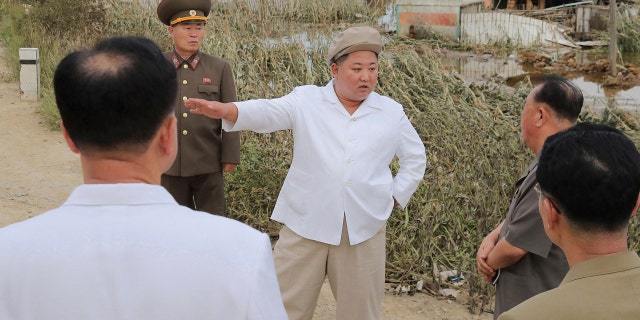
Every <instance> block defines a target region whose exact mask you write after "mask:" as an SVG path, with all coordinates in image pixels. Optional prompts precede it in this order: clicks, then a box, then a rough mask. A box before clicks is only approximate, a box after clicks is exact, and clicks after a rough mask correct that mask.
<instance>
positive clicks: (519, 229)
mask: <svg viewBox="0 0 640 320" xmlns="http://www.w3.org/2000/svg"><path fill="white" fill-rule="evenodd" d="M535 183H536V180H535V172H532V173H531V174H530V175H529V177H527V179H525V181H524V182H523V183H522V185H521V186H520V190H519V192H521V193H522V194H521V196H520V198H519V199H516V200H514V201H518V203H517V204H516V207H515V208H514V209H513V212H512V218H511V221H510V223H509V224H508V225H507V228H508V230H507V233H506V235H505V239H506V240H507V242H509V243H510V244H511V245H514V246H516V247H518V248H520V249H522V250H525V251H528V252H531V253H533V254H536V255H538V256H541V257H543V258H547V257H548V255H549V251H550V250H551V246H552V243H551V240H549V237H548V236H547V234H546V232H545V231H544V225H543V222H542V218H541V217H540V212H539V210H538V194H537V192H535V190H534V189H533V185H534V184H535Z"/></svg>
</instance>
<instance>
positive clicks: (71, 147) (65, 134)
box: [60, 122, 80, 154]
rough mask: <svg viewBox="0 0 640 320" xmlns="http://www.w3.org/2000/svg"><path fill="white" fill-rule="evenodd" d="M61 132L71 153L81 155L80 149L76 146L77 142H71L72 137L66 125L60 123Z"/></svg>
mask: <svg viewBox="0 0 640 320" xmlns="http://www.w3.org/2000/svg"><path fill="white" fill-rule="evenodd" d="M60 131H62V136H63V137H64V141H65V142H66V143H67V146H68V147H69V150H71V152H73V153H78V154H79V153H80V149H78V146H76V144H75V142H73V140H71V137H70V136H69V132H67V128H65V127H64V123H62V122H60Z"/></svg>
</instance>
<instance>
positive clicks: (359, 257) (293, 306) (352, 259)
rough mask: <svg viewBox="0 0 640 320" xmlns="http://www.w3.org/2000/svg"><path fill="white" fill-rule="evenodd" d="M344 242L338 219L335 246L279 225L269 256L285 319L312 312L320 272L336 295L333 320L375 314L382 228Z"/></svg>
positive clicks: (380, 288)
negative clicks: (369, 235) (338, 234)
mask: <svg viewBox="0 0 640 320" xmlns="http://www.w3.org/2000/svg"><path fill="white" fill-rule="evenodd" d="M385 228H386V226H385V227H383V228H382V229H381V230H380V231H379V232H378V233H377V234H376V235H375V236H374V237H373V238H371V239H369V240H367V241H365V242H362V243H359V244H357V245H353V246H352V245H350V244H349V236H348V234H347V223H346V221H345V222H344V223H343V227H342V239H341V240H340V245H338V246H333V245H328V244H326V243H322V242H317V241H313V240H309V239H306V238H303V237H301V236H299V235H297V234H296V233H294V232H293V231H291V229H289V228H287V227H286V226H285V227H283V228H282V229H281V230H280V238H279V239H278V242H277V243H276V245H275V249H274V253H273V254H274V259H275V266H276V272H277V274H278V282H279V284H280V291H281V292H282V299H283V301H284V307H285V309H286V311H287V314H288V316H289V319H290V320H307V319H311V318H312V317H313V312H314V310H315V307H316V303H317V301H318V296H319V294H320V290H321V288H322V283H323V282H324V278H325V276H328V277H329V284H330V285H331V291H332V292H333V297H334V298H335V299H336V320H359V319H362V320H375V319H380V314H381V309H382V300H383V298H384V277H385V275H384V268H385V259H386V258H385V245H386V232H385Z"/></svg>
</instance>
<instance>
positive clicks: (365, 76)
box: [360, 70, 372, 81]
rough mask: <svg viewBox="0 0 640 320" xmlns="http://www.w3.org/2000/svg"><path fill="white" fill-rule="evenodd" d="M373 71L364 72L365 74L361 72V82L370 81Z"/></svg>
mask: <svg viewBox="0 0 640 320" xmlns="http://www.w3.org/2000/svg"><path fill="white" fill-rule="evenodd" d="M371 73H372V72H371V71H369V70H364V72H361V74H360V80H361V81H369V79H371Z"/></svg>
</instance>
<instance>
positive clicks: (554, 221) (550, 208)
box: [541, 197, 562, 231]
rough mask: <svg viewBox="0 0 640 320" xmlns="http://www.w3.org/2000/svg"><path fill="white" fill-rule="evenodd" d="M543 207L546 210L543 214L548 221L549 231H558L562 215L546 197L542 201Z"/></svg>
mask: <svg viewBox="0 0 640 320" xmlns="http://www.w3.org/2000/svg"><path fill="white" fill-rule="evenodd" d="M542 207H543V209H544V210H543V211H542V212H541V213H542V214H544V215H545V218H546V219H544V220H546V223H547V229H548V230H549V231H552V230H554V229H556V228H557V227H558V223H559V222H560V219H562V215H560V213H559V212H558V210H557V209H556V206H554V205H553V204H552V203H551V201H550V200H549V199H547V198H546V197H545V198H544V199H542ZM544 220H543V221H544Z"/></svg>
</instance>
